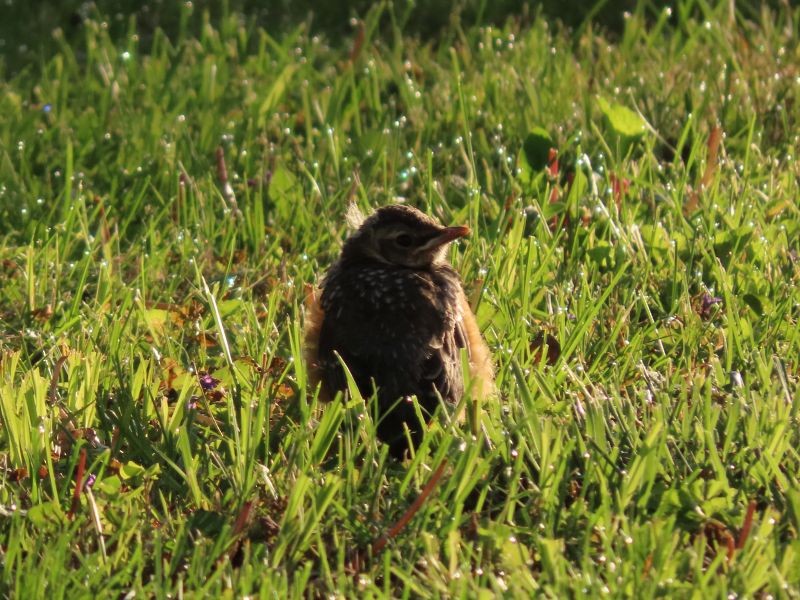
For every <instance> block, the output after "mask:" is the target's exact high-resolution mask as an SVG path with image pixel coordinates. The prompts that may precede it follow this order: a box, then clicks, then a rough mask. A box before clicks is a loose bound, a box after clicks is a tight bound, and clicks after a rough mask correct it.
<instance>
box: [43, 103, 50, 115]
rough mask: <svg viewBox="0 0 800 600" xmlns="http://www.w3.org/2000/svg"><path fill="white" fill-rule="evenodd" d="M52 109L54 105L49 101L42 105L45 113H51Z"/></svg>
mask: <svg viewBox="0 0 800 600" xmlns="http://www.w3.org/2000/svg"><path fill="white" fill-rule="evenodd" d="M51 110H53V105H52V104H50V103H49V102H48V103H47V104H45V105H44V106H43V107H42V111H44V112H45V113H49V112H50V111H51Z"/></svg>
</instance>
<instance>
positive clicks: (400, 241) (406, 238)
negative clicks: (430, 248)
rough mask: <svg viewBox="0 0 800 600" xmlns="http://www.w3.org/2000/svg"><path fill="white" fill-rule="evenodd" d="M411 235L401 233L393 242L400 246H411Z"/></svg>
mask: <svg viewBox="0 0 800 600" xmlns="http://www.w3.org/2000/svg"><path fill="white" fill-rule="evenodd" d="M411 242H412V240H411V236H410V235H408V234H407V233H401V234H400V235H398V236H397V237H396V238H394V243H395V244H397V245H398V246H400V247H401V248H408V247H409V246H411Z"/></svg>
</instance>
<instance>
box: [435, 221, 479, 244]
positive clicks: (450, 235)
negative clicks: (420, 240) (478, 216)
mask: <svg viewBox="0 0 800 600" xmlns="http://www.w3.org/2000/svg"><path fill="white" fill-rule="evenodd" d="M469 234H470V231H469V227H467V226H466V225H458V226H457V227H445V228H444V229H443V230H442V232H441V233H440V234H439V235H437V236H436V237H435V238H433V240H431V241H432V242H433V243H432V244H431V245H432V246H434V247H436V246H441V245H443V244H448V243H450V242H452V241H453V240H457V239H458V238H462V237H466V236H468V235H469Z"/></svg>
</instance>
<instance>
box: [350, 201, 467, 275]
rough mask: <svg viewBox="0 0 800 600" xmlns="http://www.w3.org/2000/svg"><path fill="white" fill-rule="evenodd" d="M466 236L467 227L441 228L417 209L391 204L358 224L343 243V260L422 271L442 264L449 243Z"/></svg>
mask: <svg viewBox="0 0 800 600" xmlns="http://www.w3.org/2000/svg"><path fill="white" fill-rule="evenodd" d="M466 235H469V227H466V226H458V227H443V226H442V225H440V224H439V223H437V222H436V221H434V220H433V219H431V218H430V217H428V216H427V215H425V214H424V213H422V212H420V211H418V210H417V209H416V208H412V207H410V206H405V205H402V204H392V205H389V206H384V207H383V208H379V209H378V210H376V211H375V212H374V213H372V214H371V215H370V216H369V217H368V218H367V219H365V220H364V222H363V223H361V226H360V227H359V228H358V230H357V231H356V232H355V233H354V234H353V235H351V236H350V237H349V238H348V239H347V241H346V242H345V244H344V248H343V249H342V259H343V260H344V261H351V260H352V261H358V260H374V261H377V262H381V263H384V264H390V265H397V266H401V267H409V268H412V269H423V268H426V267H430V266H431V265H436V264H439V263H442V262H444V261H445V254H446V252H447V246H448V244H449V243H450V242H452V241H453V240H455V239H457V238H460V237H464V236H466Z"/></svg>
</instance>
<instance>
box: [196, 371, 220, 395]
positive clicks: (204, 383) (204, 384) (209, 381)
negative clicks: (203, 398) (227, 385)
mask: <svg viewBox="0 0 800 600" xmlns="http://www.w3.org/2000/svg"><path fill="white" fill-rule="evenodd" d="M218 385H219V379H215V378H214V377H212V376H211V374H209V373H204V374H203V375H200V387H201V388H203V391H204V392H210V391H211V390H213V389H214V388H215V387H217V386H218Z"/></svg>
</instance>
